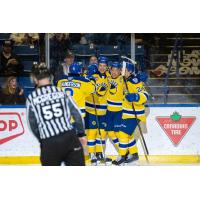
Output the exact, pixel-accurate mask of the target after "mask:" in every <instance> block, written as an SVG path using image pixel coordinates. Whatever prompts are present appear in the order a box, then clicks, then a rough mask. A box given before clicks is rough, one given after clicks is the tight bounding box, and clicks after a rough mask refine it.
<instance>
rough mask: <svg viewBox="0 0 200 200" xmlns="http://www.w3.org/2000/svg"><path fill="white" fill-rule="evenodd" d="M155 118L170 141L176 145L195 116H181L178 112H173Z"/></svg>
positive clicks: (186, 131)
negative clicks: (167, 115)
mask: <svg viewBox="0 0 200 200" xmlns="http://www.w3.org/2000/svg"><path fill="white" fill-rule="evenodd" d="M156 120H157V122H158V124H159V125H160V127H161V128H162V129H163V130H164V132H165V133H166V135H167V136H168V137H169V139H170V140H171V142H172V143H173V144H174V145H175V146H178V144H179V143H180V142H181V141H182V139H183V138H184V136H185V135H186V134H187V133H188V131H189V129H190V128H191V126H192V125H193V123H194V122H195V120H196V117H192V116H191V117H188V116H187V117H186V116H185V117H183V116H181V115H180V114H179V113H178V112H174V113H173V114H172V115H171V116H169V117H156Z"/></svg>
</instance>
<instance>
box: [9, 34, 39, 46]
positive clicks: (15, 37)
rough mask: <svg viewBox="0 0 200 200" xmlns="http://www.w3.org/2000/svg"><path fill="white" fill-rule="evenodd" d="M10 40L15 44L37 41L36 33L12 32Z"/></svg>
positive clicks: (34, 42) (34, 43) (28, 43)
mask: <svg viewBox="0 0 200 200" xmlns="http://www.w3.org/2000/svg"><path fill="white" fill-rule="evenodd" d="M10 40H12V41H13V42H14V43H15V44H16V45H21V44H27V45H36V44H38V42H39V34H38V33H12V34H11V35H10Z"/></svg>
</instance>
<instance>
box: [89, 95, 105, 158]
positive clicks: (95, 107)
mask: <svg viewBox="0 0 200 200" xmlns="http://www.w3.org/2000/svg"><path fill="white" fill-rule="evenodd" d="M92 101H93V104H94V112H95V116H96V123H97V129H98V133H99V136H100V140H101V148H102V154H103V157H104V159H106V155H105V152H104V148H103V143H102V140H103V139H102V136H101V130H100V124H99V118H98V115H97V106H96V103H95V100H94V94H92Z"/></svg>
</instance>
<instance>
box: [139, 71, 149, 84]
mask: <svg viewBox="0 0 200 200" xmlns="http://www.w3.org/2000/svg"><path fill="white" fill-rule="evenodd" d="M137 76H138V78H139V79H140V81H142V82H146V81H147V79H148V75H147V73H145V72H141V71H139V72H138V74H137Z"/></svg>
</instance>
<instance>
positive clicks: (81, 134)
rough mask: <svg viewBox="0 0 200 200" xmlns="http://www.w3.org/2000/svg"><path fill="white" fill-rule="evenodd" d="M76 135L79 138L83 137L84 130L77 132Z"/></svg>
mask: <svg viewBox="0 0 200 200" xmlns="http://www.w3.org/2000/svg"><path fill="white" fill-rule="evenodd" d="M77 136H78V137H80V138H81V137H85V136H86V134H85V133H84V132H78V133H77Z"/></svg>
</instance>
